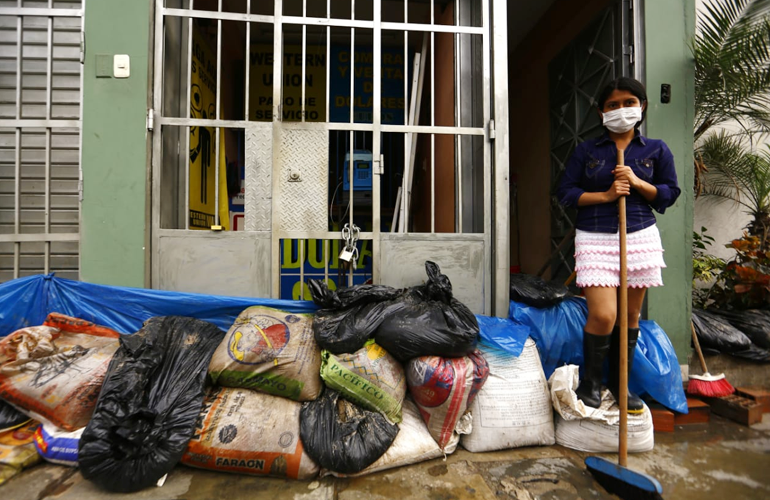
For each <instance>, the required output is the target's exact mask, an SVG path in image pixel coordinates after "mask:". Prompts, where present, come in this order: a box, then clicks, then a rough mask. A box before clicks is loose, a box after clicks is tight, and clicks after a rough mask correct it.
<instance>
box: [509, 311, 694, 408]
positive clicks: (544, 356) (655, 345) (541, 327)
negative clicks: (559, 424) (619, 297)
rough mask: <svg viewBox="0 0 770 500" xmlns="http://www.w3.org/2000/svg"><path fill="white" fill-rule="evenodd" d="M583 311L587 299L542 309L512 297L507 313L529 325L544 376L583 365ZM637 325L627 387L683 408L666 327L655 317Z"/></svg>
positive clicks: (679, 377) (674, 356) (662, 402)
mask: <svg viewBox="0 0 770 500" xmlns="http://www.w3.org/2000/svg"><path fill="white" fill-rule="evenodd" d="M587 312H588V308H587V306H586V302H585V300H584V299H582V298H579V297H573V298H570V299H567V300H565V301H564V302H562V303H561V304H559V305H556V306H553V307H549V308H545V309H538V308H536V307H530V306H527V305H525V304H521V303H519V302H513V301H512V302H511V306H510V310H509V316H510V318H511V319H512V320H513V321H514V322H517V323H519V324H522V325H525V326H527V327H529V329H530V336H531V337H532V339H533V340H534V341H535V342H536V343H537V347H538V350H539V351H540V359H541V361H542V363H543V371H544V372H545V376H546V377H550V376H551V374H552V373H553V371H554V370H555V369H556V368H558V367H559V366H562V365H565V364H575V365H579V366H581V367H582V366H583V326H584V325H585V322H586V315H587ZM639 328H640V330H641V332H640V334H639V340H638V341H637V344H636V352H635V354H634V365H633V370H632V372H631V376H630V377H629V382H628V387H629V389H630V390H631V391H633V392H636V393H637V394H639V395H642V394H645V393H646V394H649V395H650V396H651V397H652V398H654V399H655V400H656V401H658V402H659V403H661V404H662V405H664V406H666V407H668V408H670V409H671V410H674V411H677V412H680V413H687V398H686V396H685V394H684V389H683V388H682V373H681V371H680V369H679V362H678V361H677V358H676V352H675V351H674V347H673V346H672V345H671V341H670V340H669V338H668V336H667V335H666V332H664V331H663V329H662V328H661V327H660V326H658V324H657V323H655V322H654V321H640V322H639Z"/></svg>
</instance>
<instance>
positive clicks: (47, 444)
mask: <svg viewBox="0 0 770 500" xmlns="http://www.w3.org/2000/svg"><path fill="white" fill-rule="evenodd" d="M83 430H84V429H78V430H75V431H72V432H67V431H64V430H61V429H57V428H56V427H53V426H50V425H48V424H43V425H41V426H40V427H38V428H37V430H36V431H35V448H36V449H37V452H38V454H39V455H40V456H41V457H43V458H44V459H45V461H46V462H51V463H54V464H59V465H68V466H70V467H77V466H78V443H79V442H80V436H82V435H83Z"/></svg>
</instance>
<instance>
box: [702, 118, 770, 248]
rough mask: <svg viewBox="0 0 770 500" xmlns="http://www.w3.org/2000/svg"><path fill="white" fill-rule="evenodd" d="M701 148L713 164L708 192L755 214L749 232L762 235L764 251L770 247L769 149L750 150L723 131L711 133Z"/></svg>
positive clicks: (706, 188) (707, 159) (752, 234)
mask: <svg viewBox="0 0 770 500" xmlns="http://www.w3.org/2000/svg"><path fill="white" fill-rule="evenodd" d="M700 149H701V151H702V153H703V158H704V159H705V160H706V161H708V162H709V164H711V165H713V166H714V168H712V169H711V170H710V171H709V172H708V173H707V174H706V179H707V184H706V186H705V188H704V192H705V194H708V195H711V196H716V197H719V198H725V199H728V200H732V201H735V202H736V203H738V204H740V205H742V206H743V207H744V208H746V209H747V212H748V213H749V214H750V215H751V217H752V220H751V222H750V223H749V225H748V227H747V229H748V234H749V235H750V236H756V237H758V238H759V242H760V249H761V250H766V249H767V248H770V241H769V239H770V149H768V150H763V151H760V152H759V153H751V152H748V151H746V150H745V149H743V146H742V145H741V144H740V142H739V139H737V138H736V137H731V136H729V135H727V133H725V132H724V131H722V132H719V133H716V134H712V135H710V136H709V137H708V138H706V140H705V141H704V142H703V144H702V145H701V148H700Z"/></svg>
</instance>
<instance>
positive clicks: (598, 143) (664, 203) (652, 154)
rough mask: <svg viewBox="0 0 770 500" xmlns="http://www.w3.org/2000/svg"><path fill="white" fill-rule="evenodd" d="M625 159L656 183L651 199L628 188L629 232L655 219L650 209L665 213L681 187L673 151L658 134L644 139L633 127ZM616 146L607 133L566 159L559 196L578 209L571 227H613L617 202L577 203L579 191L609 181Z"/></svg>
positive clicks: (596, 189)
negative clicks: (656, 190) (652, 198)
mask: <svg viewBox="0 0 770 500" xmlns="http://www.w3.org/2000/svg"><path fill="white" fill-rule="evenodd" d="M624 155H625V164H626V165H628V166H629V167H631V168H632V169H633V171H634V173H635V174H636V176H637V177H639V178H640V179H642V180H644V181H647V182H649V183H650V184H653V185H654V186H655V187H656V188H658V194H657V196H656V197H655V199H654V200H653V201H651V202H648V201H647V200H645V199H644V197H642V195H641V194H639V193H638V192H636V191H635V190H634V189H631V194H630V195H629V196H628V197H627V199H626V222H627V224H628V232H630V233H632V232H634V231H640V230H642V229H644V228H647V227H650V226H652V225H653V224H655V215H653V213H652V209H655V210H656V211H657V212H659V213H661V214H662V213H664V212H665V211H666V209H667V208H668V207H670V206H671V205H673V204H674V202H675V201H676V199H677V198H678V197H679V194H680V193H681V190H680V189H679V186H678V185H677V181H676V170H675V169H674V156H673V155H672V154H671V151H670V150H669V149H668V146H666V143H665V142H663V141H661V140H659V139H648V138H646V137H644V136H642V135H641V134H640V133H639V131H638V130H637V131H636V135H635V136H634V138H633V140H632V141H631V143H630V144H629V145H628V147H626V150H625V152H624ZM616 158H617V148H616V147H615V143H614V142H613V141H612V140H611V139H610V138H609V136H608V135H607V133H605V134H604V135H603V136H601V137H599V138H598V139H589V140H587V141H585V142H583V143H581V144H579V145H578V147H577V148H575V151H574V152H573V153H572V156H571V157H570V159H569V160H568V161H567V166H566V169H565V171H564V175H563V176H562V178H561V182H560V183H559V188H558V190H557V196H558V198H559V202H560V203H561V204H562V205H564V206H566V207H572V208H577V209H578V215H577V221H576V224H575V227H576V228H577V229H581V230H583V231H592V232H599V233H616V232H618V204H617V202H612V203H601V204H598V205H590V206H585V207H578V206H577V203H578V198H580V196H581V195H582V194H583V193H586V192H589V193H599V192H604V191H607V190H608V189H609V188H610V186H612V183H613V181H614V180H615V177H614V176H613V175H612V170H613V169H614V168H615V163H616V161H617V160H616Z"/></svg>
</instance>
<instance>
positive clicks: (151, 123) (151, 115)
mask: <svg viewBox="0 0 770 500" xmlns="http://www.w3.org/2000/svg"><path fill="white" fill-rule="evenodd" d="M154 127H155V110H154V109H152V108H150V109H148V110H147V130H149V131H152V130H153V128H154Z"/></svg>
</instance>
